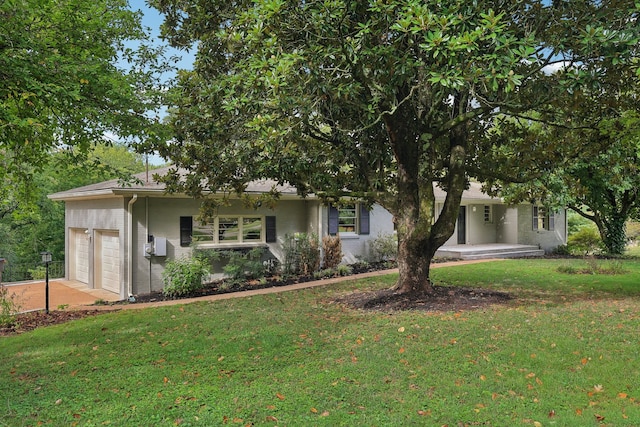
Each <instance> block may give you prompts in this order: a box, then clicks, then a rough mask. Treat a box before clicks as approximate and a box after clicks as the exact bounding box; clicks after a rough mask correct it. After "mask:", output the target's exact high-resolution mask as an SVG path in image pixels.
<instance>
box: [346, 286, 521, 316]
mask: <svg viewBox="0 0 640 427" xmlns="http://www.w3.org/2000/svg"><path fill="white" fill-rule="evenodd" d="M512 299H513V298H512V297H511V295H509V294H507V293H505V292H498V291H491V290H487V289H472V288H458V287H448V286H434V287H433V292H431V293H420V294H410V293H398V292H397V291H395V290H394V289H383V290H380V291H376V292H355V293H352V294H349V295H345V296H342V297H340V298H338V299H336V300H335V302H337V303H341V304H345V305H347V306H349V307H351V308H355V309H361V310H373V311H404V310H419V311H461V310H476V309H479V308H483V307H488V306H490V305H494V304H505V303H507V302H509V301H511V300H512Z"/></svg>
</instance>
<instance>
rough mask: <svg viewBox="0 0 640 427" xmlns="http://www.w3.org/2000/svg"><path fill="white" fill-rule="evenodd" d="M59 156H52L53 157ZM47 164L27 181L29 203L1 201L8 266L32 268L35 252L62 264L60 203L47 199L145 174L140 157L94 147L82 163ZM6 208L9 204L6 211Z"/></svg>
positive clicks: (0, 233)
mask: <svg viewBox="0 0 640 427" xmlns="http://www.w3.org/2000/svg"><path fill="white" fill-rule="evenodd" d="M57 156H63V154H55V153H54V154H53V157H57ZM55 160H56V159H53V161H51V162H49V163H48V164H47V165H45V166H44V168H43V169H42V170H39V171H37V172H35V173H34V174H33V176H32V179H33V184H34V185H33V191H32V193H31V196H30V197H31V198H32V199H33V203H29V204H24V203H18V201H16V200H12V201H10V200H4V201H3V204H4V206H5V210H4V211H2V212H1V213H0V255H2V257H3V258H6V259H8V260H9V263H10V265H11V266H13V265H17V264H22V265H28V266H29V267H33V266H34V265H38V264H39V262H40V252H42V251H45V250H46V251H50V252H52V254H53V259H54V260H56V261H61V260H64V255H65V253H64V233H65V228H64V203H60V202H54V201H52V200H49V199H48V198H47V195H48V194H51V193H55V192H58V191H64V190H69V189H71V188H76V187H80V186H83V185H88V184H93V183H96V182H102V181H107V180H110V179H127V178H128V177H129V176H130V175H131V174H134V173H138V172H142V171H144V170H145V164H144V161H143V157H142V155H140V154H135V153H133V152H132V151H131V150H130V149H128V148H127V147H126V146H124V145H117V144H116V145H108V144H99V145H97V146H96V147H95V149H94V150H92V151H91V152H90V153H88V154H87V159H86V160H84V161H83V162H82V163H79V164H73V165H66V166H65V164H64V163H63V164H62V166H60V165H58V164H57V162H56V161H55ZM10 203H14V206H13V207H10Z"/></svg>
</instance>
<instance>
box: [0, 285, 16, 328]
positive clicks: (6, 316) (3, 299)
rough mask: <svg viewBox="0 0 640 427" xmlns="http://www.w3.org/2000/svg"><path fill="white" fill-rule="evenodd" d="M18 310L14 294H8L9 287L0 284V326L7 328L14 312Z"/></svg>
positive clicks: (10, 323) (12, 320)
mask: <svg viewBox="0 0 640 427" xmlns="http://www.w3.org/2000/svg"><path fill="white" fill-rule="evenodd" d="M19 311H20V305H19V304H18V301H17V299H16V295H15V294H14V293H12V294H11V295H9V289H8V288H7V287H6V286H5V285H3V284H0V328H7V327H10V326H12V325H13V323H14V317H15V315H16V313H18V312H19Z"/></svg>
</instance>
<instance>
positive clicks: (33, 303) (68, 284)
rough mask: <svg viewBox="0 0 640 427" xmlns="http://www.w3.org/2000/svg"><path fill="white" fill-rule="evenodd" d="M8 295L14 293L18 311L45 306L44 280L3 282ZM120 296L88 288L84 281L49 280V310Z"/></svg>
mask: <svg viewBox="0 0 640 427" xmlns="http://www.w3.org/2000/svg"><path fill="white" fill-rule="evenodd" d="M5 286H6V287H7V289H8V290H9V295H11V294H13V295H15V297H14V298H15V300H16V302H17V304H18V306H19V311H31V310H42V309H44V308H45V282H44V281H42V282H40V281H38V282H28V283H20V284H15V285H13V284H5ZM119 299H120V296H119V295H117V294H115V293H113V292H109V291H104V290H102V289H90V288H88V287H87V285H85V284H84V283H80V282H75V281H69V280H64V279H55V280H49V310H59V309H60V308H62V307H65V308H67V307H78V306H83V305H90V304H93V303H95V302H96V301H97V300H104V301H118V300H119Z"/></svg>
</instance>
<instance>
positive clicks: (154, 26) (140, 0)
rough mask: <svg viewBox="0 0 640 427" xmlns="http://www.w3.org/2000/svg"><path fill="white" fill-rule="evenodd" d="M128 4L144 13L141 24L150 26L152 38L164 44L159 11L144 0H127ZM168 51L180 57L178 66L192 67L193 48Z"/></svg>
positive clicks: (161, 19) (161, 17)
mask: <svg viewBox="0 0 640 427" xmlns="http://www.w3.org/2000/svg"><path fill="white" fill-rule="evenodd" d="M129 5H130V8H131V9H132V10H140V11H142V13H143V15H144V16H143V18H142V25H143V26H144V27H149V28H151V36H152V37H153V39H154V40H155V41H156V42H157V43H159V44H166V43H165V42H164V41H162V40H160V25H161V24H162V21H163V20H164V18H163V16H162V15H161V14H160V12H158V11H157V10H156V9H154V8H152V7H149V6H147V4H146V2H145V0H129ZM168 53H169V55H168V56H171V55H177V56H180V57H182V59H181V60H180V61H179V62H178V63H177V64H176V65H177V66H178V68H182V69H191V68H192V65H193V61H194V59H195V49H193V50H190V51H189V52H185V51H178V50H175V49H170V50H169V52H168Z"/></svg>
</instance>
